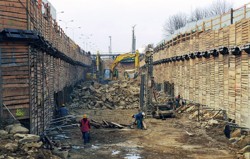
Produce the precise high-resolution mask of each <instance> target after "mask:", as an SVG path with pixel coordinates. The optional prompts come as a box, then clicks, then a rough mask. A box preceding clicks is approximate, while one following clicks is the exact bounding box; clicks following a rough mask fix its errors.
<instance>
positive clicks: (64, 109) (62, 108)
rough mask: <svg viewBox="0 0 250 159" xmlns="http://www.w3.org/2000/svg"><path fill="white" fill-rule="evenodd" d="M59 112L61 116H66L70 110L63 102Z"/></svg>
mask: <svg viewBox="0 0 250 159" xmlns="http://www.w3.org/2000/svg"><path fill="white" fill-rule="evenodd" d="M58 114H59V116H60V117H64V116H67V115H69V111H68V109H67V108H66V107H65V105H64V104H62V106H61V108H60V109H59V110H58Z"/></svg>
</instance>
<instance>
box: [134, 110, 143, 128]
mask: <svg viewBox="0 0 250 159" xmlns="http://www.w3.org/2000/svg"><path fill="white" fill-rule="evenodd" d="M144 116H145V113H144V112H141V111H140V110H139V113H138V114H135V115H133V116H132V117H133V118H135V122H136V124H137V128H138V129H143V122H142V121H143V118H144Z"/></svg>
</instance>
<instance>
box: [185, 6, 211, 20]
mask: <svg viewBox="0 0 250 159" xmlns="http://www.w3.org/2000/svg"><path fill="white" fill-rule="evenodd" d="M208 16H209V11H208V9H206V8H196V9H195V10H194V11H192V12H191V15H190V18H189V21H190V22H193V21H198V20H201V19H204V18H206V17H208Z"/></svg>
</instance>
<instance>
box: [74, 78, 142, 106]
mask: <svg viewBox="0 0 250 159" xmlns="http://www.w3.org/2000/svg"><path fill="white" fill-rule="evenodd" d="M139 92H140V89H139V87H138V84H137V83H136V82H134V81H114V82H112V83H110V84H106V85H101V84H99V83H97V82H94V85H91V84H90V83H88V82H85V83H82V84H80V85H78V86H77V87H76V88H75V90H74V91H73V93H72V95H71V98H72V100H73V102H72V104H70V107H71V108H74V107H80V108H87V109H96V108H102V109H103V108H108V109H116V108H121V109H131V108H139Z"/></svg>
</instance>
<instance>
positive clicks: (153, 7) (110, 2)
mask: <svg viewBox="0 0 250 159" xmlns="http://www.w3.org/2000/svg"><path fill="white" fill-rule="evenodd" d="M227 1H228V2H230V3H233V5H234V7H236V8H237V7H240V6H243V5H244V4H246V3H248V2H250V0H227ZM50 2H51V3H52V5H53V6H54V7H55V8H56V10H57V12H58V14H57V19H58V20H59V19H60V20H63V21H64V22H59V24H60V25H61V26H62V28H63V29H64V30H66V29H65V28H66V23H65V22H67V21H70V20H74V22H68V23H67V27H68V29H67V34H68V35H69V36H70V37H71V38H72V39H74V40H75V41H76V42H77V44H79V45H80V46H81V47H86V45H85V46H84V42H86V36H83V37H82V36H81V34H84V35H87V36H89V35H90V34H92V36H89V39H88V40H87V43H88V48H90V47H89V46H90V45H91V47H92V51H94V50H97V49H98V50H100V51H101V52H108V46H109V36H112V51H113V52H119V53H120V52H129V51H131V44H132V26H133V25H135V24H136V28H135V34H136V39H137V48H141V47H143V46H144V45H146V44H149V43H154V44H157V43H158V42H160V41H161V40H162V39H163V38H164V36H163V34H164V32H163V25H164V23H165V21H166V19H167V18H168V16H169V15H173V14H175V13H178V12H183V13H190V12H191V10H193V9H194V8H196V7H205V6H207V5H209V4H211V0H171V1H170V0H50ZM61 11H64V13H59V12H61ZM77 27H81V29H79V28H77ZM90 42H91V44H90Z"/></svg>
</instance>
